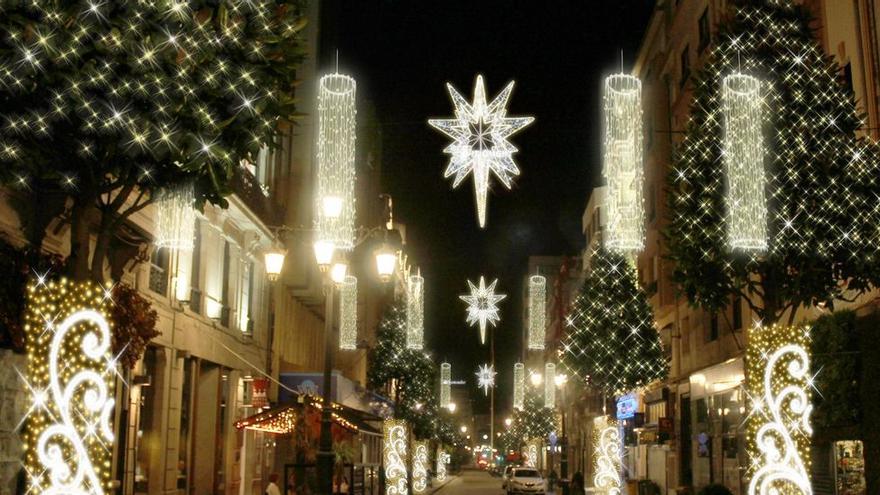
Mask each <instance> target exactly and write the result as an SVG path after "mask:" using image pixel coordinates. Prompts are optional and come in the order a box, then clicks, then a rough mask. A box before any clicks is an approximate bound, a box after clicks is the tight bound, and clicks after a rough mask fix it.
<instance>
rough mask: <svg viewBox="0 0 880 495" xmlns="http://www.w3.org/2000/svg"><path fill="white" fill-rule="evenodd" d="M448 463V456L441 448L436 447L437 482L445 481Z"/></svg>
mask: <svg viewBox="0 0 880 495" xmlns="http://www.w3.org/2000/svg"><path fill="white" fill-rule="evenodd" d="M448 463H449V454H447V453H446V452H444V451H443V448H442V447H440V446H437V475H436V477H437V481H446V465H447V464H448Z"/></svg>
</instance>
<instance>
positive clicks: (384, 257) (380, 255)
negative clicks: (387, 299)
mask: <svg viewBox="0 0 880 495" xmlns="http://www.w3.org/2000/svg"><path fill="white" fill-rule="evenodd" d="M396 266H397V252H396V251H394V250H393V249H391V246H389V245H388V244H387V243H382V246H380V247H379V249H377V250H376V271H377V272H379V279H380V280H381V281H382V282H387V281H389V280H391V276H392V275H394V267H396Z"/></svg>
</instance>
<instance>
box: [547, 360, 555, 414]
mask: <svg viewBox="0 0 880 495" xmlns="http://www.w3.org/2000/svg"><path fill="white" fill-rule="evenodd" d="M544 407H556V364H554V363H547V364H545V365H544Z"/></svg>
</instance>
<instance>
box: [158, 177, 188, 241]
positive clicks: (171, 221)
mask: <svg viewBox="0 0 880 495" xmlns="http://www.w3.org/2000/svg"><path fill="white" fill-rule="evenodd" d="M159 194H160V198H159V200H158V201H157V202H156V229H155V232H156V234H155V241H154V244H155V245H156V247H158V248H168V249H177V250H186V251H192V249H193V247H194V246H195V227H196V211H195V208H194V207H195V191H194V186H193V184H192V183H187V184H183V185H181V186H178V187H175V188H173V189H168V190H165V191H163V192H161V193H159Z"/></svg>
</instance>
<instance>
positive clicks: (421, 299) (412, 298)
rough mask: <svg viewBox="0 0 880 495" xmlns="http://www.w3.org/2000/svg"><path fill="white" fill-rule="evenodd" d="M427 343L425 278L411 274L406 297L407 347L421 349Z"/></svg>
mask: <svg viewBox="0 0 880 495" xmlns="http://www.w3.org/2000/svg"><path fill="white" fill-rule="evenodd" d="M424 344H425V279H424V278H422V276H421V274H419V275H410V277H409V279H408V282H407V297H406V348H407V349H417V350H421V349H422V348H423V347H424Z"/></svg>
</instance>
